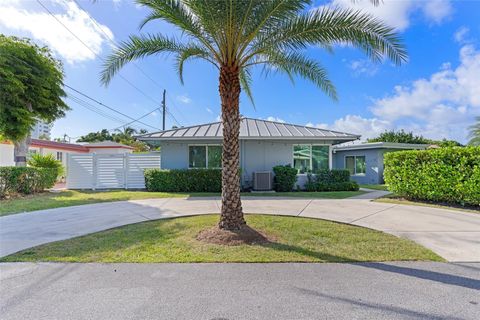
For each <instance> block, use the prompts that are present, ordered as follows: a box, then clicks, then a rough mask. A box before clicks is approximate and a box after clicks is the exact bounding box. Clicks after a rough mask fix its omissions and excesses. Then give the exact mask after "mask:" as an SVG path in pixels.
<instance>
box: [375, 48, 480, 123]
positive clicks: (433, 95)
mask: <svg viewBox="0 0 480 320" xmlns="http://www.w3.org/2000/svg"><path fill="white" fill-rule="evenodd" d="M479 74H480V52H479V51H476V50H475V48H474V47H473V46H470V45H467V46H464V47H463V48H461V50H460V65H459V66H458V67H457V68H456V69H452V67H451V65H449V64H447V65H444V66H443V69H442V70H440V71H438V72H436V73H434V74H433V75H431V76H430V78H429V79H419V80H416V81H414V82H413V83H412V84H411V85H409V86H397V87H395V92H394V94H393V95H391V96H388V97H386V98H383V99H378V100H376V101H375V102H374V105H373V106H372V112H373V114H374V115H375V116H377V117H380V118H383V119H388V120H397V119H399V118H402V117H411V118H416V119H420V120H428V119H431V118H432V115H433V114H434V113H438V112H445V110H449V112H454V110H464V112H461V113H462V114H468V113H470V112H473V111H474V110H476V113H478V112H480V77H479V76H478V75H479ZM446 108H448V109H446ZM455 112H456V111H455ZM459 112H460V111H459Z"/></svg>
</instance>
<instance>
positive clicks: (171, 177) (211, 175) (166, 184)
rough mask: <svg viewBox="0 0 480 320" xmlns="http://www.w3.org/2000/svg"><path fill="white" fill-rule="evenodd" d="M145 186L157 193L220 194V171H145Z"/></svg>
mask: <svg viewBox="0 0 480 320" xmlns="http://www.w3.org/2000/svg"><path fill="white" fill-rule="evenodd" d="M145 186H146V188H147V190H148V191H159V192H221V191H222V170H221V169H180V170H177V169H176V170H164V169H147V170H145Z"/></svg>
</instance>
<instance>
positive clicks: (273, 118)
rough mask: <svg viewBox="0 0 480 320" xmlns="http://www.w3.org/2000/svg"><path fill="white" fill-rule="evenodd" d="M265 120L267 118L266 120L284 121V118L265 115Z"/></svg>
mask: <svg viewBox="0 0 480 320" xmlns="http://www.w3.org/2000/svg"><path fill="white" fill-rule="evenodd" d="M265 120H267V121H273V122H281V123H285V120H283V119H280V118H278V117H272V116H269V117H267V118H266V119H265Z"/></svg>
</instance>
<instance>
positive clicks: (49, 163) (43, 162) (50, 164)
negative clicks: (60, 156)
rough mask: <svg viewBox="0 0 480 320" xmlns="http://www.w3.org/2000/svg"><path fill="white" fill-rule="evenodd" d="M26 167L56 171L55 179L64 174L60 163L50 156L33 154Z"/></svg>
mask: <svg viewBox="0 0 480 320" xmlns="http://www.w3.org/2000/svg"><path fill="white" fill-rule="evenodd" d="M28 165H29V166H31V167H34V168H50V169H55V170H56V171H57V178H58V177H60V176H62V175H63V174H64V173H65V170H64V168H63V166H62V162H60V161H58V160H57V159H55V158H54V157H53V155H52V154H47V155H44V156H42V155H40V154H37V153H35V154H33V155H32V157H31V159H30V160H28Z"/></svg>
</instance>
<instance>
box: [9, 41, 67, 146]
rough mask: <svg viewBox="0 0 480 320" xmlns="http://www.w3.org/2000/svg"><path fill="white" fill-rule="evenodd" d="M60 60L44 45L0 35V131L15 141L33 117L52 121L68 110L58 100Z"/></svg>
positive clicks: (26, 130) (27, 130)
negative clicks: (40, 45)
mask: <svg viewBox="0 0 480 320" xmlns="http://www.w3.org/2000/svg"><path fill="white" fill-rule="evenodd" d="M63 76H64V75H63V69H62V64H61V63H60V62H59V61H58V60H56V59H55V58H53V56H52V54H51V52H50V50H49V49H48V48H47V47H39V46H37V45H36V44H34V43H32V42H30V40H28V39H19V38H16V37H6V36H4V35H0V88H1V90H0V133H1V134H2V136H3V137H4V138H6V139H9V140H12V141H19V140H22V139H24V138H25V137H27V136H28V134H29V133H30V130H31V129H32V127H33V126H34V124H35V122H36V121H37V119H41V120H44V121H46V122H52V121H54V120H55V119H57V118H60V117H63V116H64V115H65V112H66V111H67V110H69V108H68V106H67V105H66V104H65V102H64V101H63V100H62V98H63V97H64V96H65V92H64V91H63Z"/></svg>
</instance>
